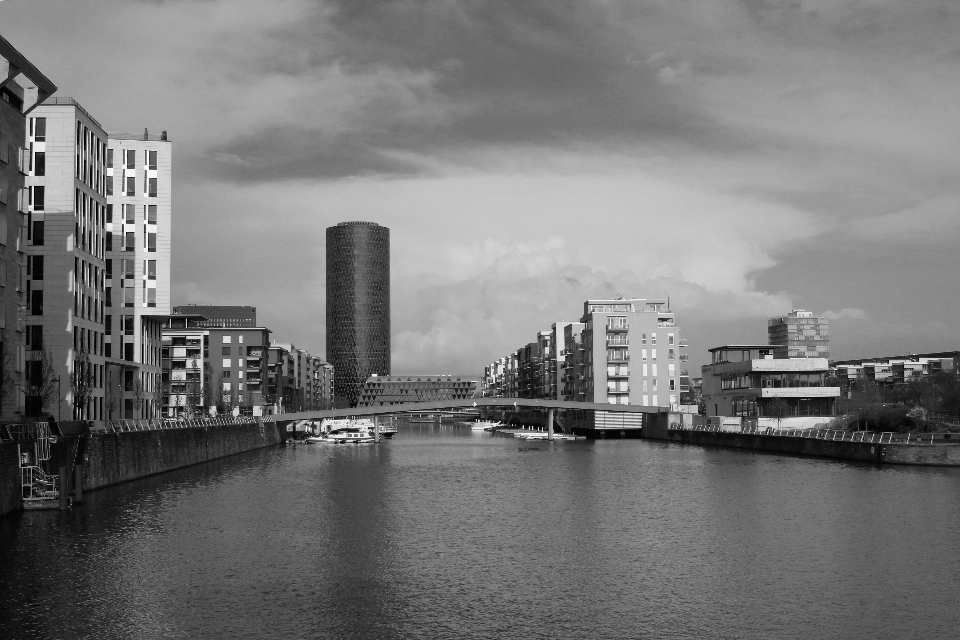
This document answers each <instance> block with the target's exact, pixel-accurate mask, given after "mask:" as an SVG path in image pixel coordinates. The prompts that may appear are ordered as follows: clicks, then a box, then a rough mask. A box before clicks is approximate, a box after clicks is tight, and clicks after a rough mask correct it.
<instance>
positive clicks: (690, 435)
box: [643, 424, 960, 466]
mask: <svg viewBox="0 0 960 640" xmlns="http://www.w3.org/2000/svg"><path fill="white" fill-rule="evenodd" d="M643 437H644V438H651V439H654V440H666V441H669V442H677V443H682V444H696V445H708V446H717V447H734V448H737V449H750V450H753V451H763V452H767V453H786V454H792V455H806V456H816V457H821V458H839V459H843V460H860V461H863V462H886V463H892V464H909V465H932V466H960V443H947V442H943V441H940V442H937V443H936V444H915V443H910V444H906V443H899V442H893V443H883V444H880V443H870V442H850V441H847V440H842V441H841V440H821V439H817V438H801V437H795V436H772V435H757V434H750V433H729V432H723V431H720V432H710V431H688V430H669V429H668V428H667V426H666V425H663V424H654V425H652V426H651V427H650V428H649V429H644V434H643Z"/></svg>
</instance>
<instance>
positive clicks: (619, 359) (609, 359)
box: [607, 353, 630, 362]
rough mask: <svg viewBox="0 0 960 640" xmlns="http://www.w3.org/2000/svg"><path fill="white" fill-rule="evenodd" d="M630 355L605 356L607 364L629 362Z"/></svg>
mask: <svg viewBox="0 0 960 640" xmlns="http://www.w3.org/2000/svg"><path fill="white" fill-rule="evenodd" d="M629 361H630V354H629V353H620V354H612V353H608V354H607V362H629Z"/></svg>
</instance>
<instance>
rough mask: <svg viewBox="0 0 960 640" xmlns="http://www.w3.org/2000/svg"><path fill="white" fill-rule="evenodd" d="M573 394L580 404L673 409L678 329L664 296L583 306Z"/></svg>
mask: <svg viewBox="0 0 960 640" xmlns="http://www.w3.org/2000/svg"><path fill="white" fill-rule="evenodd" d="M581 322H582V323H583V330H582V338H581V345H580V348H582V349H583V353H584V357H583V358H582V359H580V364H579V365H575V367H574V372H575V377H576V381H575V385H574V395H575V398H574V399H576V400H579V401H581V402H601V403H609V404H635V405H641V406H644V407H648V406H649V407H674V406H676V405H678V404H679V398H680V366H679V365H680V362H681V361H685V360H686V359H687V356H686V354H682V355H681V353H680V349H681V347H682V346H684V345H685V344H686V343H681V340H680V327H678V326H677V324H676V320H675V317H674V314H673V311H671V310H670V309H669V308H668V302H667V300H666V299H650V300H647V299H644V298H631V299H627V300H623V299H617V300H587V301H586V302H584V304H583V318H581Z"/></svg>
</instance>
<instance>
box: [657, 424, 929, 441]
mask: <svg viewBox="0 0 960 640" xmlns="http://www.w3.org/2000/svg"><path fill="white" fill-rule="evenodd" d="M669 430H670V431H694V432H706V433H745V434H749V435H757V436H774V437H785V438H811V439H814V440H835V441H839V442H864V443H873V444H889V443H892V442H904V443H907V444H910V443H914V444H933V442H934V440H935V434H929V442H927V440H926V438H927V434H924V435H923V436H918V435H915V434H911V433H896V432H893V431H846V430H845V429H813V428H811V429H791V428H781V427H756V426H746V427H742V428H741V429H739V430H737V431H732V430H729V429H724V428H723V427H722V426H720V425H697V426H693V427H684V426H683V425H681V424H678V423H673V424H671V425H670V427H669Z"/></svg>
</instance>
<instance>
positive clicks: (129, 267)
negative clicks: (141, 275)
mask: <svg viewBox="0 0 960 640" xmlns="http://www.w3.org/2000/svg"><path fill="white" fill-rule="evenodd" d="M120 275H121V276H122V277H124V278H133V277H135V274H134V261H133V260H132V259H131V260H127V259H126V258H121V259H120Z"/></svg>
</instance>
